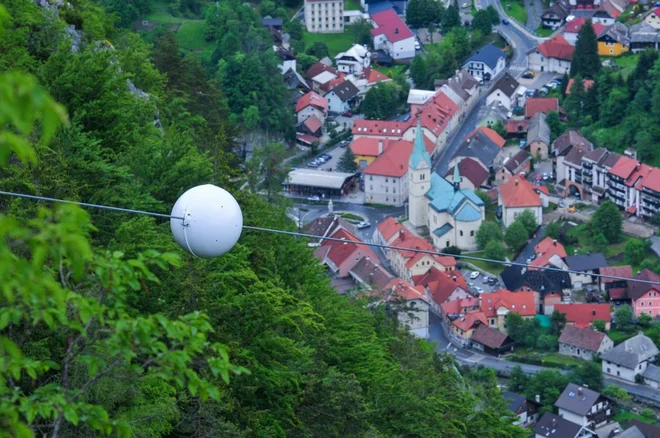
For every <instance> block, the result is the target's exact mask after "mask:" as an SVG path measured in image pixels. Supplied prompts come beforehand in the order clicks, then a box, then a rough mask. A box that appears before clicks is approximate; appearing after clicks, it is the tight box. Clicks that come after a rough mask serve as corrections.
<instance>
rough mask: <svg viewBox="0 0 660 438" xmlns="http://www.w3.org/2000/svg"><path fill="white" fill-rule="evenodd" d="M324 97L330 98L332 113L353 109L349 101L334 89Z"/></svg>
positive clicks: (329, 107)
mask: <svg viewBox="0 0 660 438" xmlns="http://www.w3.org/2000/svg"><path fill="white" fill-rule="evenodd" d="M323 97H325V98H326V99H328V111H329V112H331V113H336V114H341V113H343V112H346V111H348V110H350V109H351V107H350V105H349V104H348V102H344V101H343V100H341V99H340V98H339V96H337V94H336V93H335V92H334V91H332V90H330V92H329V93H328V94H326V95H325V96H323Z"/></svg>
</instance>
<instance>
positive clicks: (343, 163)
mask: <svg viewBox="0 0 660 438" xmlns="http://www.w3.org/2000/svg"><path fill="white" fill-rule="evenodd" d="M337 170H339V171H340V172H349V173H351V172H355V171H357V164H356V163H355V154H353V151H352V150H351V148H349V147H347V148H346V150H345V151H344V153H343V154H341V157H340V158H339V162H338V163H337Z"/></svg>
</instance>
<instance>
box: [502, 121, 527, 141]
mask: <svg viewBox="0 0 660 438" xmlns="http://www.w3.org/2000/svg"><path fill="white" fill-rule="evenodd" d="M504 127H505V128H506V134H507V137H508V138H523V137H527V130H528V129H529V120H527V119H522V120H516V119H509V120H507V121H506V123H505V124H504Z"/></svg>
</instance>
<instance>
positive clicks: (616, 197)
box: [607, 189, 626, 203]
mask: <svg viewBox="0 0 660 438" xmlns="http://www.w3.org/2000/svg"><path fill="white" fill-rule="evenodd" d="M607 196H609V197H610V198H612V199H613V200H620V201H621V202H622V203H623V202H624V201H625V200H626V197H625V195H622V194H621V193H619V192H615V191H613V190H609V189H608V190H607Z"/></svg>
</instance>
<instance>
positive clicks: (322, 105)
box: [296, 91, 328, 123]
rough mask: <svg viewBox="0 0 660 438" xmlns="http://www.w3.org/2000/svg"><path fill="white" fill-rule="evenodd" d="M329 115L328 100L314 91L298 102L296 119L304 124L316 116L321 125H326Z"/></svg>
mask: <svg viewBox="0 0 660 438" xmlns="http://www.w3.org/2000/svg"><path fill="white" fill-rule="evenodd" d="M327 115H328V100H327V99H325V98H324V97H322V96H320V95H319V94H317V93H315V92H314V91H310V92H309V93H307V94H305V95H304V96H302V97H300V98H299V99H298V100H297V101H296V118H297V119H298V123H302V122H304V121H305V120H307V119H308V118H310V117H311V116H316V118H318V119H319V120H320V121H321V123H325V118H326V116H327Z"/></svg>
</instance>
